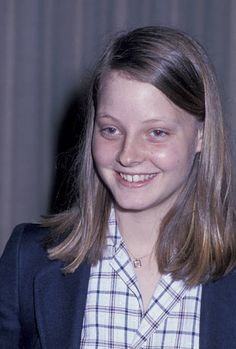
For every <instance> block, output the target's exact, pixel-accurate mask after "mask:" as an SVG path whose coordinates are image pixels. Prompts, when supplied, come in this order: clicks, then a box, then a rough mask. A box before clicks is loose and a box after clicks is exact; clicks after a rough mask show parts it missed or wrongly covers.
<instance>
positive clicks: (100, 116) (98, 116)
mask: <svg viewBox="0 0 236 349" xmlns="http://www.w3.org/2000/svg"><path fill="white" fill-rule="evenodd" d="M96 117H97V118H98V119H112V120H114V121H116V122H120V120H119V119H117V118H116V117H114V116H111V115H109V114H102V113H99V114H97V115H96ZM163 121H165V117H163V118H162V119H159V118H158V119H157V118H152V119H148V120H144V121H143V124H149V123H151V122H163ZM168 123H171V124H174V125H176V124H178V122H176V121H172V120H168Z"/></svg>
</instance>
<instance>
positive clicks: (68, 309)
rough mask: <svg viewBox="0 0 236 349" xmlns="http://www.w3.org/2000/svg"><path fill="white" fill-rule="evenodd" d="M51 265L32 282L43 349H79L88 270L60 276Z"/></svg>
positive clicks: (83, 267) (58, 266) (84, 267)
mask: <svg viewBox="0 0 236 349" xmlns="http://www.w3.org/2000/svg"><path fill="white" fill-rule="evenodd" d="M61 267H62V263H61V262H58V261H56V262H52V263H51V264H50V265H49V266H48V267H47V268H46V270H43V271H41V272H40V273H39V274H38V275H37V276H36V278H35V281H34V297H35V314H36V321H37V326H38V332H39V338H40V342H41V346H42V348H56V347H58V348H71V349H72V348H78V347H79V343H80V338H81V330H82V325H83V316H84V309H85V304H86V297H87V290H88V280H89V275H90V266H89V265H88V264H86V263H83V264H81V266H80V267H79V268H78V269H77V270H76V271H75V272H74V273H72V274H67V275H63V273H62V272H61Z"/></svg>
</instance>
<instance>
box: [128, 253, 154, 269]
mask: <svg viewBox="0 0 236 349" xmlns="http://www.w3.org/2000/svg"><path fill="white" fill-rule="evenodd" d="M127 250H128V249H127ZM128 252H129V255H130V256H131V257H132V258H131V259H132V263H133V266H134V268H135V269H137V268H141V267H142V266H143V265H142V259H143V258H145V257H148V256H151V254H152V252H153V249H152V251H151V252H150V253H148V254H145V255H144V256H142V257H139V258H138V257H135V256H134V255H133V254H132V253H131V251H130V250H128Z"/></svg>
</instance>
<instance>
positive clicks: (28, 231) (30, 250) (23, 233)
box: [1, 223, 49, 270]
mask: <svg viewBox="0 0 236 349" xmlns="http://www.w3.org/2000/svg"><path fill="white" fill-rule="evenodd" d="M48 235H49V229H47V228H44V227H42V226H41V225H40V224H31V223H22V224H19V225H17V226H16V227H15V228H14V230H13V232H12V234H11V236H10V239H9V240H8V243H7V245H6V248H5V250H4V252H3V255H2V257H1V263H4V264H5V266H7V265H10V264H12V262H13V261H14V262H15V263H17V262H19V263H20V266H21V269H22V270H24V267H25V268H26V270H29V268H31V269H36V270H39V269H40V267H41V266H43V265H45V264H48V263H49V259H48V257H47V251H46V248H45V240H46V238H47V237H48Z"/></svg>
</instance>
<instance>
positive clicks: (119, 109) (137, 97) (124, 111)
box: [96, 71, 196, 124]
mask: <svg viewBox="0 0 236 349" xmlns="http://www.w3.org/2000/svg"><path fill="white" fill-rule="evenodd" d="M96 112H97V116H101V115H109V116H113V117H115V118H118V119H124V120H125V119H126V121H127V122H128V118H129V119H130V118H132V121H133V122H134V121H137V120H140V121H142V122H145V121H146V120H152V119H155V120H162V121H168V122H175V123H184V122H187V123H190V124H192V123H194V122H195V120H196V119H195V118H194V117H193V116H192V115H191V114H189V113H187V112H186V111H184V110H182V109H180V108H179V107H178V106H176V105H175V104H174V103H173V102H172V101H171V100H170V99H169V98H168V97H167V96H165V95H164V94H163V93H162V92H161V91H160V90H159V89H157V88H156V87H155V86H153V85H151V84H149V83H145V82H140V81H137V80H135V79H133V78H131V77H130V76H128V75H127V74H125V73H123V72H116V71H112V72H109V73H107V74H106V75H104V77H103V78H102V80H101V84H100V89H99V92H98V96H97V111H96Z"/></svg>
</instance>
